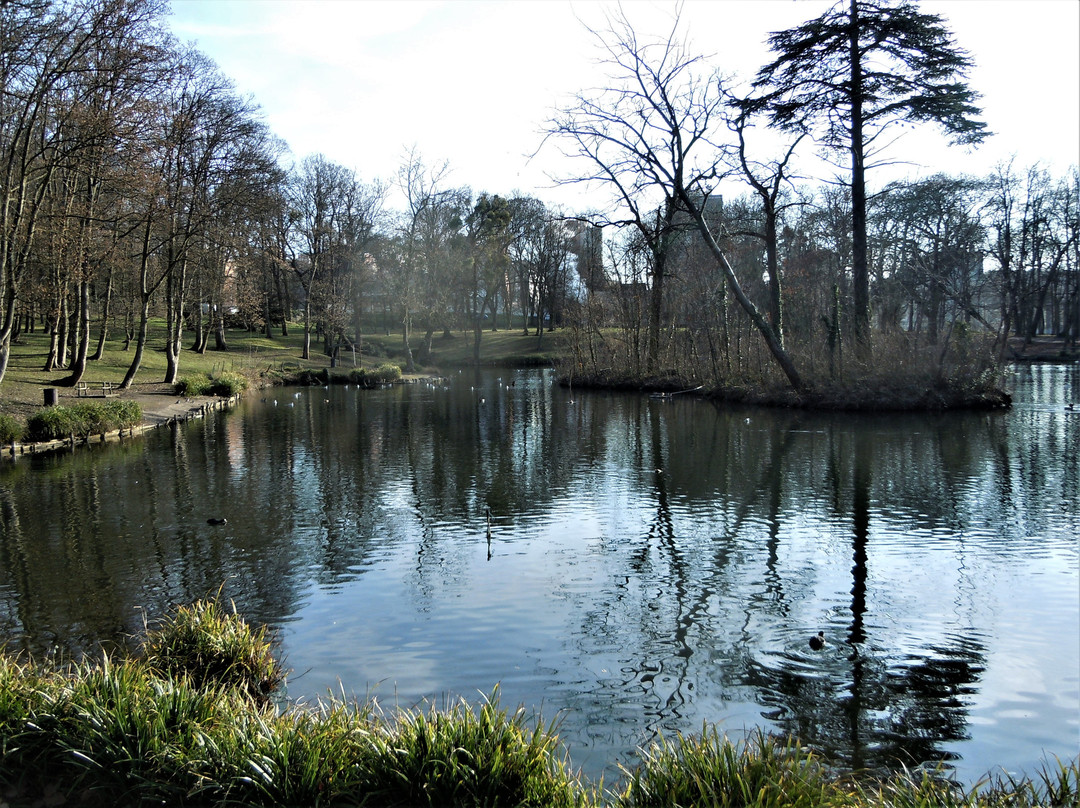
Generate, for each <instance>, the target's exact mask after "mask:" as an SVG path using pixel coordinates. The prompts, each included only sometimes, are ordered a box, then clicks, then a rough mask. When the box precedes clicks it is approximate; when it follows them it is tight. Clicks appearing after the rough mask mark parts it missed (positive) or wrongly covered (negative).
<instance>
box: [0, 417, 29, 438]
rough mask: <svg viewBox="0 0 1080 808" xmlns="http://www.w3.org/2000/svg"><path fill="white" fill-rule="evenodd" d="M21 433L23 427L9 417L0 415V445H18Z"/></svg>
mask: <svg viewBox="0 0 1080 808" xmlns="http://www.w3.org/2000/svg"><path fill="white" fill-rule="evenodd" d="M23 431H24V430H23V425H22V424H20V423H19V422H18V421H16V420H15V419H14V418H12V417H11V416H10V415H0V443H4V444H7V443H18V442H19V441H20V440H22V436H23Z"/></svg>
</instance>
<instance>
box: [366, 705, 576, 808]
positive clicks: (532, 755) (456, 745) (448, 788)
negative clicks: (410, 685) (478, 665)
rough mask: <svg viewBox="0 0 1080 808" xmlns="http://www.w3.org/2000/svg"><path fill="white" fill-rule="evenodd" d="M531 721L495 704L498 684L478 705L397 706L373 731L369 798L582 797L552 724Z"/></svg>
mask: <svg viewBox="0 0 1080 808" xmlns="http://www.w3.org/2000/svg"><path fill="white" fill-rule="evenodd" d="M529 724H530V722H529V721H528V720H527V718H526V715H525V712H524V710H522V709H518V710H517V711H516V712H514V713H513V714H510V713H508V712H507V711H506V710H504V709H501V708H500V707H499V705H498V691H497V689H496V691H495V692H494V693H493V694H492V696H491V697H490V698H488V699H486V700H485V701H484V703H483V704H481V705H480V706H479V708H478V709H473V708H471V707H470V706H469V705H467V704H465V703H463V702H458V703H456V704H454V705H452V706H451V707H449V708H448V709H445V710H434V709H432V710H430V711H428V712H423V711H421V710H416V711H408V712H404V713H402V714H401V715H400V716H399V718H398V721H397V724H396V726H394V727H393V728H392V729H391V730H388V731H387V732H386V733H385V734H383V735H381V736H379V737H378V739H377V741H378V750H377V752H376V754H375V756H374V758H373V759H372V760H371V762H370V763H369V764H368V765H369V766H370V770H369V775H368V782H367V783H366V785H365V790H366V791H367V793H368V794H370V799H371V804H374V805H379V806H388V807H390V808H398V806H402V808H403V807H404V806H418V805H425V806H442V805H446V806H450V805H461V806H466V805H467V806H488V807H489V808H495V806H503V805H507V806H510V805H517V806H537V808H540V806H544V808H560V806H577V805H585V804H586V803H585V797H584V795H583V792H582V789H581V786H580V782H579V780H578V778H577V777H575V776H574V775H573V774H572V773H571V771H570V768H569V764H568V762H567V761H566V759H565V756H564V755H562V754H561V746H560V741H559V738H558V735H557V734H556V733H555V731H554V727H553V726H544V725H543V724H542V723H541V722H539V721H537V723H536V724H535V725H534V726H530V725H529Z"/></svg>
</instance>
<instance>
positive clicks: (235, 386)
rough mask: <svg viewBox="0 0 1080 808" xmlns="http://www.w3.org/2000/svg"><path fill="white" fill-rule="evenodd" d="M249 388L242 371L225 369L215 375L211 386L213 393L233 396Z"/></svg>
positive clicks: (210, 390) (210, 389) (211, 392)
mask: <svg viewBox="0 0 1080 808" xmlns="http://www.w3.org/2000/svg"><path fill="white" fill-rule="evenodd" d="M246 389H247V378H246V377H245V376H244V375H243V374H240V373H236V372H234V371H231V370H225V371H222V372H221V373H219V374H218V375H217V376H215V377H214V378H213V379H212V380H211V382H210V387H209V392H210V394H211V395H215V396H225V397H232V396H238V395H240V394H241V393H242V392H244V390H246Z"/></svg>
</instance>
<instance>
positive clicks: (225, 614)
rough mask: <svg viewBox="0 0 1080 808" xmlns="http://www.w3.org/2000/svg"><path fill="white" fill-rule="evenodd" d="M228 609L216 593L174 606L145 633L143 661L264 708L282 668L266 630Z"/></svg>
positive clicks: (279, 680)
mask: <svg viewBox="0 0 1080 808" xmlns="http://www.w3.org/2000/svg"><path fill="white" fill-rule="evenodd" d="M230 605H231V604H230ZM231 608H232V610H231V611H230V610H229V608H227V607H226V605H225V604H224V603H223V602H222V600H221V597H220V595H219V596H218V597H215V598H209V599H204V600H199V601H196V602H195V603H193V604H191V605H190V606H178V607H177V608H176V609H175V610H174V611H173V613H172V614H171V615H169V616H168V617H167V618H166V619H165V620H164V621H163V622H162V623H161V625H159V626H157V627H156V628H154V629H153V630H151V631H149V632H148V634H147V637H146V641H145V643H144V649H143V650H144V661H145V663H146V664H147V665H148V666H150V667H151V668H152V669H154V670H155V671H157V672H159V673H160V674H161V675H163V676H181V675H184V676H189V677H191V679H192V681H193V682H194V684H195V686H196V687H206V686H222V687H226V688H229V689H232V690H238V691H241V692H243V693H245V694H247V695H248V696H250V697H252V698H254V699H255V700H257V701H258V702H260V703H263V704H265V703H266V702H267V701H268V700H269V698H270V695H271V694H272V693H273V692H274V691H275V690H277V688H278V687H279V686H280V685H281V684H282V682H283V681H284V680H285V671H284V668H283V667H282V665H281V663H280V662H279V661H278V659H277V657H276V656H275V654H274V644H273V642H272V641H271V639H270V637H269V633H268V631H267V629H266V627H265V626H260V627H257V628H256V627H253V626H251V625H250V624H249V623H248V622H247V621H245V620H244V619H243V618H242V617H241V616H240V615H238V614H237V613H236V608H235V606H232V607H231Z"/></svg>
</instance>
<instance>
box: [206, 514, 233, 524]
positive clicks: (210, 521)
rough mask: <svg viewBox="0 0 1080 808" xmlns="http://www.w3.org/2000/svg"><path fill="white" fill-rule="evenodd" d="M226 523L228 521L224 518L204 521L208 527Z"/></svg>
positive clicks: (212, 518)
mask: <svg viewBox="0 0 1080 808" xmlns="http://www.w3.org/2000/svg"><path fill="white" fill-rule="evenodd" d="M228 521H229V520H228V519H226V518H225V517H224V516H223V517H221V518H220V519H218V518H216V517H210V518H209V519H207V520H206V524H208V525H224V524H225V523H226V522H228Z"/></svg>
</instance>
